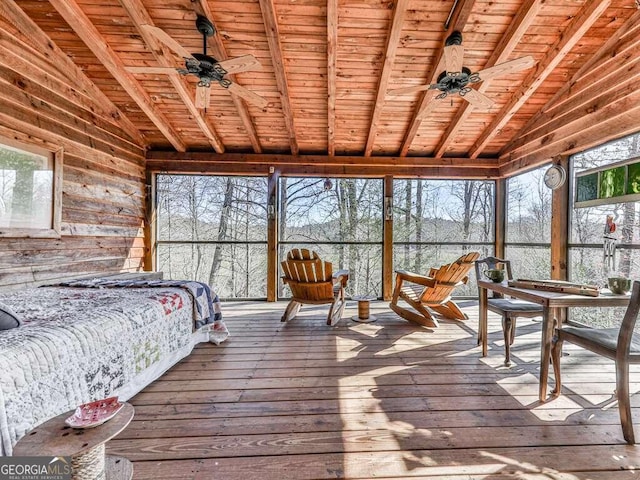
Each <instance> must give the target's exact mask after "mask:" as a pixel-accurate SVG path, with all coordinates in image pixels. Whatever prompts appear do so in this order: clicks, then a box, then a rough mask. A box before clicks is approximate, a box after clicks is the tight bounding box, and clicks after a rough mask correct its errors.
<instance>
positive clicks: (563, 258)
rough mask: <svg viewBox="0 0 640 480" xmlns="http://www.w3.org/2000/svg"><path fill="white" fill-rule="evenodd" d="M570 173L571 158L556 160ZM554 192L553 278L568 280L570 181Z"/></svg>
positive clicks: (568, 176)
mask: <svg viewBox="0 0 640 480" xmlns="http://www.w3.org/2000/svg"><path fill="white" fill-rule="evenodd" d="M554 163H555V164H557V165H560V166H561V167H563V168H564V169H565V171H566V172H567V178H568V179H570V178H571V172H569V157H567V156H563V157H560V158H558V159H555V160H554ZM568 179H567V181H565V182H564V184H563V185H562V186H561V187H560V188H558V189H556V190H554V191H553V193H552V197H551V278H552V279H553V280H568V279H569V271H568V268H567V265H568V263H569V183H570V182H569V180H568Z"/></svg>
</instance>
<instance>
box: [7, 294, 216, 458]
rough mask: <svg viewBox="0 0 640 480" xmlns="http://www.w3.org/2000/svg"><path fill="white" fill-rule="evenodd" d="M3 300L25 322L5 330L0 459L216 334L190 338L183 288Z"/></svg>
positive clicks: (145, 380) (135, 385)
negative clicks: (50, 422) (39, 429)
mask: <svg viewBox="0 0 640 480" xmlns="http://www.w3.org/2000/svg"><path fill="white" fill-rule="evenodd" d="M0 302H2V303H5V304H6V305H8V306H10V307H11V308H12V309H13V310H14V311H15V312H16V313H17V314H18V315H19V316H20V317H21V318H22V320H23V322H24V324H23V325H22V326H20V327H18V328H14V329H11V330H5V331H0V454H2V455H11V452H12V448H13V446H14V445H15V443H16V442H17V441H18V440H19V439H20V438H21V437H22V436H23V435H24V434H25V433H26V432H28V431H29V430H31V429H32V428H33V427H35V426H37V425H39V424H41V423H42V422H44V421H46V420H47V419H49V418H52V417H54V416H56V415H59V414H61V413H64V412H66V411H68V410H72V409H73V408H75V407H76V406H77V405H79V404H82V403H86V402H89V401H93V400H98V399H101V398H105V397H109V396H112V395H119V396H120V398H121V400H127V399H128V398H130V397H131V396H133V395H134V394H135V393H137V392H138V391H139V390H141V389H142V388H144V386H146V385H148V384H149V383H150V382H152V381H153V380H155V379H156V378H158V377H159V376H160V375H162V373H164V371H166V370H167V369H168V368H169V367H171V366H172V365H173V364H174V363H175V362H177V361H178V360H180V359H181V358H183V357H185V356H187V355H188V354H189V353H190V352H191V350H192V349H193V346H194V345H195V344H196V343H197V342H199V341H207V340H208V339H209V331H210V330H211V329H212V328H213V325H205V326H204V327H202V328H201V329H199V330H197V331H196V332H195V333H194V332H193V326H194V321H195V320H196V319H195V318H194V313H193V312H194V307H193V304H192V297H191V296H190V295H189V294H188V293H187V292H186V291H185V290H182V289H180V288H149V289H146V288H138V289H121V288H118V289H83V288H59V287H47V288H37V289H30V290H23V291H19V292H8V293H3V294H1V295H0ZM217 326H218V327H220V326H222V327H224V324H219V325H217ZM225 330H226V328H225Z"/></svg>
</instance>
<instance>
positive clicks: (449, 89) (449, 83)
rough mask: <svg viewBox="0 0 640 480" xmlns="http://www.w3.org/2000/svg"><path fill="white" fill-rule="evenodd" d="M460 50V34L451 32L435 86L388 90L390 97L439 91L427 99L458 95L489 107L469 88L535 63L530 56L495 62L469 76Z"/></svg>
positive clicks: (484, 98) (483, 96)
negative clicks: (491, 65) (441, 68)
mask: <svg viewBox="0 0 640 480" xmlns="http://www.w3.org/2000/svg"><path fill="white" fill-rule="evenodd" d="M463 55H464V47H463V46H462V34H461V33H460V32H458V31H457V30H456V31H454V32H452V33H451V35H449V36H448V37H447V40H446V41H445V47H444V51H443V55H442V56H443V61H444V70H443V71H442V72H441V73H440V75H438V79H437V81H436V83H432V84H429V85H418V86H414V87H406V88H398V89H394V90H389V92H388V93H389V94H390V95H394V96H397V95H405V94H409V93H417V92H422V91H425V90H439V91H440V93H438V94H437V95H435V97H431V99H430V100H433V99H434V98H435V99H443V98H446V97H448V96H449V95H455V94H458V95H460V96H461V97H462V98H464V99H465V100H466V101H467V102H469V103H470V104H471V105H472V106H474V107H480V108H489V107H491V106H492V105H493V103H494V102H493V100H492V99H491V98H489V97H487V96H486V95H485V94H483V93H481V92H479V91H478V90H476V89H474V88H471V87H470V85H471V84H474V83H479V82H482V81H483V80H490V79H492V78H495V77H499V76H502V75H507V74H509V73H514V72H519V71H520V70H524V69H527V68H530V67H532V66H533V65H535V63H536V62H535V60H534V58H533V57H532V56H531V55H527V56H526V57H520V58H516V59H515V60H509V61H508V62H504V63H499V64H498V65H494V66H493V67H489V68H485V69H484V70H480V71H479V72H475V73H472V72H471V70H470V69H468V68H467V67H464V66H463V65H462V58H463Z"/></svg>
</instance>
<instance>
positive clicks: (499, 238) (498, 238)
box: [495, 178, 507, 258]
mask: <svg viewBox="0 0 640 480" xmlns="http://www.w3.org/2000/svg"><path fill="white" fill-rule="evenodd" d="M495 202H496V204H495V213H496V218H495V229H496V230H495V256H496V257H498V258H505V251H504V239H505V237H506V233H507V230H506V225H507V179H506V178H499V179H497V180H496V196H495Z"/></svg>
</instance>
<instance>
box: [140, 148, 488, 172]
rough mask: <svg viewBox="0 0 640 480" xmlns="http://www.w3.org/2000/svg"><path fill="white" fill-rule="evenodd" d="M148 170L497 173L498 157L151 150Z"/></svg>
mask: <svg viewBox="0 0 640 480" xmlns="http://www.w3.org/2000/svg"><path fill="white" fill-rule="evenodd" d="M146 163H147V169H148V170H149V171H156V172H160V171H162V172H182V173H214V172H215V173H218V174H220V173H225V174H234V175H249V174H256V175H268V174H269V170H270V168H271V167H273V168H274V169H275V170H276V171H277V172H278V173H279V174H281V175H309V176H336V177H349V176H354V175H355V176H359V177H362V176H364V177H368V178H381V177H384V176H385V175H396V176H401V177H408V178H479V179H492V178H497V175H498V173H499V165H498V160H497V159H495V158H494V159H485V158H483V159H478V160H471V159H468V158H421V157H356V156H340V157H335V156H329V155H278V154H263V155H256V154H234V153H225V154H222V155H218V154H213V153H207V152H187V153H176V152H161V151H148V152H147V161H146Z"/></svg>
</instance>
